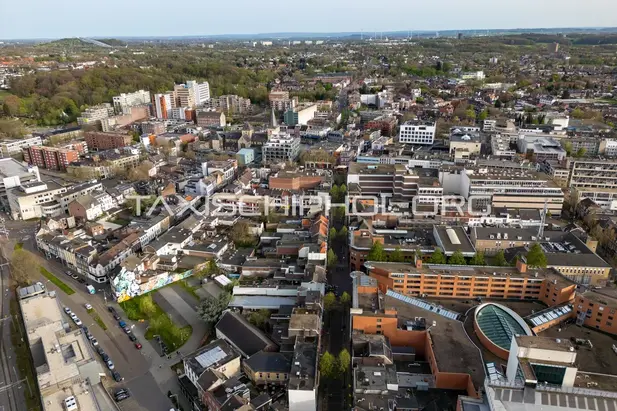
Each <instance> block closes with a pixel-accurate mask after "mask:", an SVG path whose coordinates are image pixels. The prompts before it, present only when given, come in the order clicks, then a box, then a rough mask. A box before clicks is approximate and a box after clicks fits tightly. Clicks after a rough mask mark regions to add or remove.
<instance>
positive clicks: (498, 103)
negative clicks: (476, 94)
mask: <svg viewBox="0 0 617 411" xmlns="http://www.w3.org/2000/svg"><path fill="white" fill-rule="evenodd" d="M501 106H502V103H501V101H500V100H496V101H495V108H501Z"/></svg>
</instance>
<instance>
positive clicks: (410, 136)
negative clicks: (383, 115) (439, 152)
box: [398, 121, 436, 145]
mask: <svg viewBox="0 0 617 411" xmlns="http://www.w3.org/2000/svg"><path fill="white" fill-rule="evenodd" d="M435 131H436V127H435V123H431V122H418V121H407V122H405V123H404V124H402V125H401V126H400V128H399V134H398V141H399V142H400V143H404V144H422V145H426V144H429V145H430V144H433V142H434V141H435Z"/></svg>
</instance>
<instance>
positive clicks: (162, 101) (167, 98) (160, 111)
mask: <svg viewBox="0 0 617 411" xmlns="http://www.w3.org/2000/svg"><path fill="white" fill-rule="evenodd" d="M175 103H176V101H175V96H174V93H173V92H169V93H164V94H160V93H159V94H155V95H154V96H152V111H153V114H154V116H155V117H156V118H160V119H168V118H171V109H172V108H174V107H175V105H176V104H175Z"/></svg>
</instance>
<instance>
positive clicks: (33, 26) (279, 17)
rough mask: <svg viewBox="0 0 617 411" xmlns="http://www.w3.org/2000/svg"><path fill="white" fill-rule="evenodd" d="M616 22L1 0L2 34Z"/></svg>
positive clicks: (490, 2)
mask: <svg viewBox="0 0 617 411" xmlns="http://www.w3.org/2000/svg"><path fill="white" fill-rule="evenodd" d="M614 26H617V1H616V0H585V1H581V0H505V1H504V0H432V1H430V0H378V1H376V0H304V1H293V0H285V1H283V0H224V1H221V0H197V1H194V2H177V1H169V0H72V1H68V0H17V1H16V0H0V39H30V38H65V37H98V38H102V37H116V36H117V37H121V36H189V35H197V36H199V35H219V34H252V33H275V32H278V33H280V32H349V31H365V32H375V31H395V30H411V31H413V30H431V31H433V30H461V29H507V28H537V27H614Z"/></svg>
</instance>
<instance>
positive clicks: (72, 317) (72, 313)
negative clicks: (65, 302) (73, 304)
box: [69, 311, 77, 320]
mask: <svg viewBox="0 0 617 411" xmlns="http://www.w3.org/2000/svg"><path fill="white" fill-rule="evenodd" d="M69 317H71V319H73V320H74V319H75V318H77V314H75V313H74V312H72V311H70V312H69Z"/></svg>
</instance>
